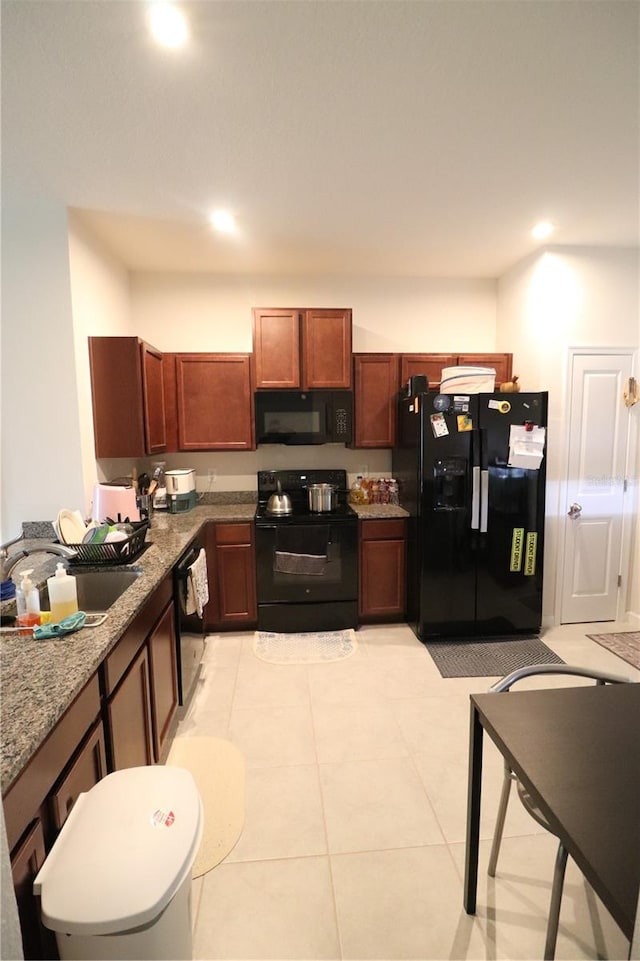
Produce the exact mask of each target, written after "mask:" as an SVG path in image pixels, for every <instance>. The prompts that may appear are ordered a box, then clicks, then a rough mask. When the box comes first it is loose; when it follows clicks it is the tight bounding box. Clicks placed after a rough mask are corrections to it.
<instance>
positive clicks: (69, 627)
mask: <svg viewBox="0 0 640 961" xmlns="http://www.w3.org/2000/svg"><path fill="white" fill-rule="evenodd" d="M86 619H87V615H86V614H85V612H84V611H76V613H75V614H70V615H69V617H63V618H62V620H61V621H60V622H59V623H58V624H41V625H40V626H39V627H34V629H33V636H34V638H35V639H36V641H47V640H50V639H51V638H54V637H64V635H65V634H73V633H74V631H79V630H80V628H81V627H84V622H85V621H86Z"/></svg>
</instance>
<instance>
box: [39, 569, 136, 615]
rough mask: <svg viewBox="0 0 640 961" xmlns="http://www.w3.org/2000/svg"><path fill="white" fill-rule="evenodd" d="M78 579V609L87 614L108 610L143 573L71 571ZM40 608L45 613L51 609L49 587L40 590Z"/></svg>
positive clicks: (128, 571) (45, 586) (129, 571)
mask: <svg viewBox="0 0 640 961" xmlns="http://www.w3.org/2000/svg"><path fill="white" fill-rule="evenodd" d="M69 573H70V574H73V576H74V577H75V579H76V589H77V591H78V608H79V609H80V610H81V611H84V612H85V613H86V614H91V613H94V612H96V611H106V610H108V609H109V608H110V607H111V605H112V604H113V603H115V601H117V600H118V598H119V597H120V596H121V595H122V594H124V592H125V591H126V589H127V588H128V587H130V586H131V585H132V584H133V583H134V582H135V580H136V579H137V578H138V577H140V574H141V573H142V571H131V570H127V571H111V570H106V571H80V572H76V571H75V570H73V569H70V570H69ZM40 607H41V609H42V610H43V611H46V610H49V608H50V607H51V605H50V602H49V591H48V590H47V585H46V584H45V585H44V587H42V588H40Z"/></svg>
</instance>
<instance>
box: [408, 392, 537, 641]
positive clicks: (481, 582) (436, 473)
mask: <svg viewBox="0 0 640 961" xmlns="http://www.w3.org/2000/svg"><path fill="white" fill-rule="evenodd" d="M547 407H548V394H547V393H546V392H543V393H536V394H533V393H517V394H500V393H495V394H470V395H454V394H437V393H436V392H434V391H428V392H426V393H421V394H417V395H415V396H410V397H406V396H400V397H399V399H398V423H397V436H396V446H395V448H394V450H393V475H394V477H395V478H396V480H397V481H398V484H399V489H400V503H401V504H402V506H403V507H404V508H406V510H407V511H408V512H409V522H408V544H407V550H408V556H407V621H408V622H409V624H410V625H411V627H412V628H413V630H414V632H415V634H416V635H417V637H418V638H420V640H423V641H426V640H429V639H432V638H433V639H435V638H438V637H442V638H444V637H451V638H480V637H495V636H505V635H517V634H535V633H537V632H538V631H539V629H540V624H541V618H542V576H543V564H542V560H543V553H544V511H545V467H546V440H547V437H546V427H547ZM512 428H514V429H513V430H512ZM510 464H513V465H517V466H510ZM523 465H525V466H523Z"/></svg>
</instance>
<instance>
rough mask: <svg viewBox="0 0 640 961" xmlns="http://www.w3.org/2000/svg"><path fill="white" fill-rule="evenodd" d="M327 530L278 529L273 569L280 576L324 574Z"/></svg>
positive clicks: (327, 548)
mask: <svg viewBox="0 0 640 961" xmlns="http://www.w3.org/2000/svg"><path fill="white" fill-rule="evenodd" d="M328 550H329V528H328V527H326V526H324V525H322V526H318V527H302V528H301V527H291V528H287V527H280V528H278V530H277V531H276V549H275V557H274V562H273V569H274V570H275V571H279V572H280V573H281V574H324V570H325V565H326V563H327V559H328Z"/></svg>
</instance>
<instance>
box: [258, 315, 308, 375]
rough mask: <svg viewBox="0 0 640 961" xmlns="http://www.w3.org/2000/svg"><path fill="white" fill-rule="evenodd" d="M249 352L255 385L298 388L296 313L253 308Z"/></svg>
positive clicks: (298, 358) (297, 328)
mask: <svg viewBox="0 0 640 961" xmlns="http://www.w3.org/2000/svg"><path fill="white" fill-rule="evenodd" d="M253 352H254V355H255V365H256V387H267V388H270V389H272V390H274V389H276V388H289V389H296V388H298V387H300V386H301V378H300V312H299V311H298V310H277V309H269V310H262V309H257V308H255V309H254V311H253Z"/></svg>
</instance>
